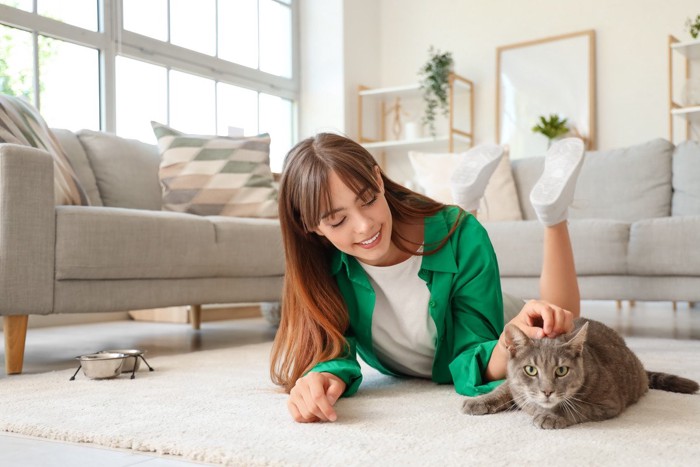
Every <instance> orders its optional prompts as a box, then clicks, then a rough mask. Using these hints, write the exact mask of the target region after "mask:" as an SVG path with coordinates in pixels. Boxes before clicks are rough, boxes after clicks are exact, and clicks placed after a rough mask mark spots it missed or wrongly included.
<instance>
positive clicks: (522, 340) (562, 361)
mask: <svg viewBox="0 0 700 467" xmlns="http://www.w3.org/2000/svg"><path fill="white" fill-rule="evenodd" d="M586 333H587V325H584V327H583V328H581V329H580V330H579V332H577V333H575V334H568V335H566V336H560V337H558V338H556V339H548V338H545V339H530V338H528V337H527V336H526V335H525V334H524V333H523V332H522V331H520V330H519V329H518V328H517V327H516V326H513V325H509V326H507V328H506V346H507V347H508V350H509V352H510V360H509V361H508V384H509V386H510V388H511V393H512V394H513V398H514V399H515V402H516V403H517V404H518V405H520V406H524V405H525V404H528V403H530V404H535V405H538V406H540V407H543V408H545V409H551V408H553V407H555V406H557V405H559V404H562V403H564V404H566V402H567V401H571V400H572V398H573V397H574V396H575V394H576V392H577V391H578V390H579V389H580V388H581V386H582V384H583V381H584V377H585V373H584V366H583V359H582V358H581V353H582V349H583V344H584V343H585V339H586Z"/></svg>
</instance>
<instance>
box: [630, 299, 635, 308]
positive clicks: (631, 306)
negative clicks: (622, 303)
mask: <svg viewBox="0 0 700 467" xmlns="http://www.w3.org/2000/svg"><path fill="white" fill-rule="evenodd" d="M635 306H637V300H630V308H634V307H635Z"/></svg>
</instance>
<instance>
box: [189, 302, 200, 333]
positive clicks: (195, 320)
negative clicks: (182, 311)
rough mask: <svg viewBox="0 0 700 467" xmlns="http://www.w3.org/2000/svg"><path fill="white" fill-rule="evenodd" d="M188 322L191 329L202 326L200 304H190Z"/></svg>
mask: <svg viewBox="0 0 700 467" xmlns="http://www.w3.org/2000/svg"><path fill="white" fill-rule="evenodd" d="M190 322H191V323H192V329H199V328H200V327H201V326H202V305H190Z"/></svg>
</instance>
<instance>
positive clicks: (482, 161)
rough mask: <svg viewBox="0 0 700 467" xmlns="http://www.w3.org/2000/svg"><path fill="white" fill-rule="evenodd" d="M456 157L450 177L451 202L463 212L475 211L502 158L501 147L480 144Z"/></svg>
mask: <svg viewBox="0 0 700 467" xmlns="http://www.w3.org/2000/svg"><path fill="white" fill-rule="evenodd" d="M456 157H458V158H459V161H458V162H457V167H456V168H455V171H454V172H453V173H452V176H451V177H450V188H451V190H452V200H453V201H454V203H455V204H456V205H458V206H460V207H461V208H462V209H464V210H465V211H476V210H477V209H478V208H479V202H480V201H481V198H483V196H484V191H486V185H488V183H489V179H491V175H493V172H494V171H495V170H496V167H498V163H499V162H500V160H501V157H503V147H501V146H499V145H497V144H480V145H479V146H477V147H475V148H472V149H470V150H469V151H467V152H464V153H461V154H457V155H456Z"/></svg>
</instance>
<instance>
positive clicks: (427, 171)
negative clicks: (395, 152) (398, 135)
mask: <svg viewBox="0 0 700 467" xmlns="http://www.w3.org/2000/svg"><path fill="white" fill-rule="evenodd" d="M408 158H409V160H410V161H411V166H412V167H413V172H414V173H415V180H416V182H417V183H418V185H419V187H420V189H421V191H422V192H423V193H425V194H426V195H427V196H429V197H431V198H433V199H434V200H437V201H440V202H441V203H445V204H452V203H453V202H454V201H453V199H452V192H451V190H450V177H451V176H452V172H454V170H455V167H456V165H457V161H458V158H457V157H456V154H454V153H425V152H417V151H409V153H408ZM477 218H478V219H479V220H480V221H482V222H487V221H515V220H520V219H522V214H521V212H520V204H519V202H518V193H517V192H516V190H515V182H514V181H513V174H512V172H511V168H510V158H509V157H508V154H505V155H504V156H503V159H501V162H500V163H499V165H498V167H496V171H495V172H494V173H493V175H492V176H491V179H490V180H489V183H488V184H487V185H486V191H485V192H484V198H483V199H482V200H481V204H480V206H479V210H478V212H477Z"/></svg>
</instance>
